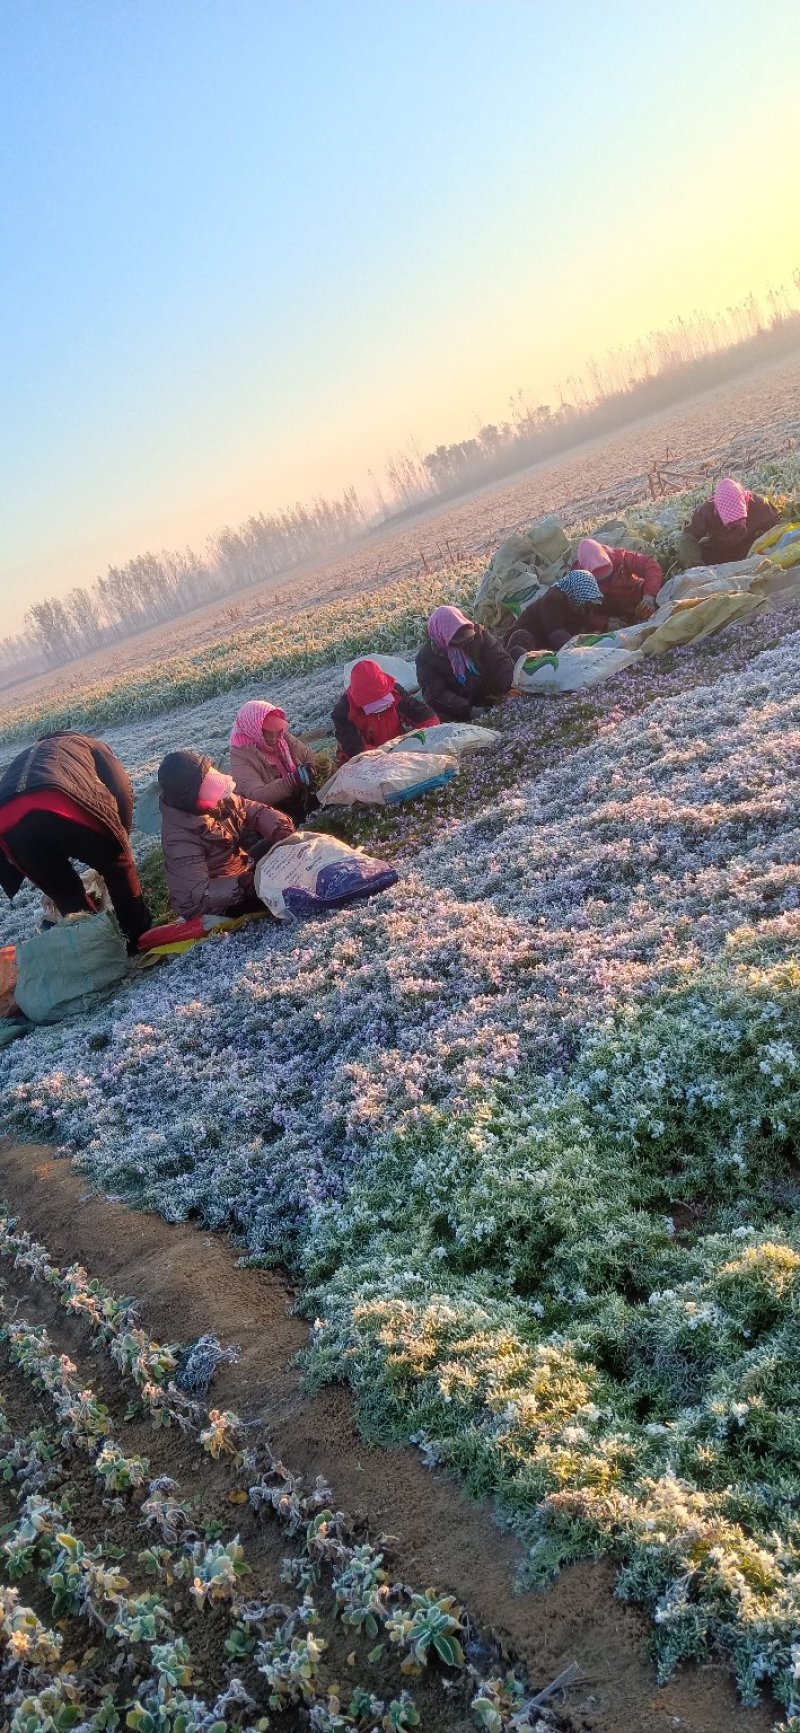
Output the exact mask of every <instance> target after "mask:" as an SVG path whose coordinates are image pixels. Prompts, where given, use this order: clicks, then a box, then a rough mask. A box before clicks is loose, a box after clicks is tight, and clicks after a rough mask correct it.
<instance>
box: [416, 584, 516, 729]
mask: <svg viewBox="0 0 800 1733" xmlns="http://www.w3.org/2000/svg"><path fill="white" fill-rule="evenodd" d="M513 678H514V660H513V657H511V656H510V655H509V654H508V651H507V650H505V649H504V648H503V645H502V644H500V643H498V640H497V639H496V638H493V637H492V634H491V632H487V631H486V628H485V627H484V626H476V625H475V624H474V623H473V621H472V620H468V619H467V616H466V614H462V612H461V609H460V608H450V607H442V608H436V609H434V612H433V613H432V614H431V617H430V619H429V621H428V642H427V644H424V645H423V647H422V649H421V650H420V652H419V654H418V656H417V679H418V680H419V685H420V691H421V693H422V696H423V698H424V699H425V700H426V702H427V703H428V704H430V706H431V708H432V709H433V710H435V711H436V714H437V716H438V717H439V719H440V721H441V722H468V721H469V720H470V717H471V716H472V715H473V714H474V712H475V710H476V709H479V710H485V709H488V707H489V706H490V705H491V704H493V703H494V702H495V700H496V699H497V698H500V697H504V696H505V693H506V692H507V691H508V690H509V687H510V686H511V682H512V680H513Z"/></svg>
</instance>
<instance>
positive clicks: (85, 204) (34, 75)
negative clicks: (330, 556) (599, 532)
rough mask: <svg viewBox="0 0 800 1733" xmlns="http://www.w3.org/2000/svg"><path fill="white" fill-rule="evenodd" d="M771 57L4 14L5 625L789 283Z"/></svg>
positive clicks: (92, 15)
mask: <svg viewBox="0 0 800 1733" xmlns="http://www.w3.org/2000/svg"><path fill="white" fill-rule="evenodd" d="M799 50H800V7H798V5H797V4H796V0H764V3H763V4H762V6H761V7H760V8H758V9H756V8H754V7H753V6H752V5H751V4H746V3H745V0H729V3H728V4H722V3H718V0H704V3H703V4H698V3H697V0H694V3H692V4H688V3H687V0H675V3H674V4H671V5H666V4H661V3H660V0H659V3H656V4H650V5H649V6H648V5H644V4H641V3H640V4H633V3H632V0H606V3H605V4H603V5H599V4H597V5H596V4H594V3H592V0H561V3H557V0H553V3H551V0H525V3H522V0H424V3H423V0H282V3H281V4H275V3H272V0H124V3H120V0H102V3H96V0H68V3H64V0H58V3H55V0H35V3H30V4H27V3H25V0H6V4H5V6H4V7H3V8H2V10H1V11H0V57H1V59H2V65H3V67H4V88H3V101H2V104H1V105H0V141H1V145H2V154H3V161H4V168H5V172H4V175H3V181H2V191H0V247H1V248H2V261H0V263H1V264H2V269H0V331H2V338H0V343H1V344H2V391H3V411H4V413H3V425H4V434H5V437H4V440H3V453H2V464H0V521H1V522H2V526H3V533H2V541H1V542H0V550H1V551H0V594H2V597H3V600H4V604H5V606H4V618H5V619H6V621H7V625H13V624H16V623H17V622H18V620H19V618H20V617H21V613H22V611H23V608H24V605H25V604H26V602H27V601H28V600H30V599H32V598H33V596H34V595H36V594H41V593H44V592H45V591H47V590H49V589H58V588H62V587H65V586H69V585H70V584H72V583H75V582H81V581H87V580H89V581H90V580H91V579H92V578H93V577H94V576H95V575H96V573H97V572H98V571H100V570H103V569H104V568H105V566H106V565H107V564H108V563H109V562H112V563H113V562H115V561H118V560H121V559H125V558H127V557H128V556H129V555H130V554H132V553H134V552H136V551H139V550H141V549H143V548H145V547H148V546H160V545H176V544H180V543H182V542H185V541H186V540H191V541H193V542H194V543H195V544H199V545H202V542H203V540H204V538H205V536H206V534H207V533H208V532H209V531H210V530H212V529H213V528H214V527H216V526H219V525H221V524H222V523H224V522H226V521H238V520H239V519H240V518H241V517H243V516H244V515H246V514H247V513H248V512H249V511H250V510H254V511H257V510H259V509H268V508H269V507H270V506H272V505H280V504H282V503H284V502H286V501H289V500H291V499H293V498H296V497H303V496H307V495H309V494H310V493H312V492H313V491H315V490H317V489H322V490H327V489H333V488H337V487H339V486H341V485H343V484H345V483H346V482H347V481H349V480H351V479H353V480H355V481H357V482H360V481H362V480H363V478H364V476H365V474H366V470H367V468H368V467H369V466H370V464H371V465H372V466H373V467H375V468H376V469H378V470H379V469H380V468H381V467H382V464H383V461H384V459H385V457H386V455H387V453H389V452H391V451H392V450H393V449H396V448H397V447H399V446H402V445H403V444H404V443H405V442H407V440H408V438H409V437H410V436H411V435H416V437H417V438H418V439H419V441H420V444H421V445H422V447H423V449H427V447H428V446H429V445H430V444H432V443H436V442H438V440H440V439H449V438H457V437H461V436H462V435H465V434H469V433H470V432H472V431H473V428H474V425H475V418H476V416H477V417H479V418H480V419H497V418H498V417H501V416H502V415H503V414H504V413H505V412H506V410H507V406H508V398H509V395H510V393H511V392H512V391H513V389H514V388H515V387H516V386H518V385H522V386H525V387H527V388H530V389H531V390H532V391H533V392H534V394H535V395H537V396H539V397H541V398H547V396H548V395H552V393H553V391H554V389H555V387H556V385H557V383H558V381H559V380H560V379H563V378H564V377H566V375H567V374H568V373H570V372H573V371H579V370H580V367H581V365H582V363H583V362H584V360H585V359H586V357H587V355H588V354H590V353H592V352H594V353H595V354H599V353H602V351H603V350H604V349H605V348H607V347H609V346H610V345H611V344H613V343H615V342H618V341H621V340H625V339H627V338H632V337H635V336H637V335H639V334H640V333H641V332H642V331H644V330H646V329H647V328H649V327H650V326H651V325H652V324H653V323H654V322H658V321H664V320H666V319H668V318H669V317H670V316H671V315H672V314H674V313H677V312H682V311H691V310H692V308H694V307H697V306H701V305H702V306H707V307H718V306H724V305H726V304H727V303H728V302H729V301H730V300H732V299H734V298H735V297H737V296H738V295H740V294H741V293H742V292H744V291H745V290H746V289H747V288H749V287H750V286H751V285H752V286H753V287H756V288H759V287H763V286H764V285H765V284H766V283H767V282H768V281H770V280H772V281H779V280H781V279H782V278H785V277H787V276H788V274H789V272H790V271H791V269H792V266H793V265H795V264H797V263H799V262H800V247H799V246H798V245H797V242H796V238H795V236H796V230H797V225H796V223H795V222H794V221H793V220H792V211H793V208H794V207H793V202H792V200H793V192H792V188H793V186H794V184H795V181H796V173H797V168H798V166H800V147H798V143H797V137H798V134H797V128H796V127H794V125H793V124H792V122H791V120H790V85H791V70H790V69H791V67H792V65H796V64H797V61H798V51H799ZM787 69H789V70H787ZM6 611H7V612H6Z"/></svg>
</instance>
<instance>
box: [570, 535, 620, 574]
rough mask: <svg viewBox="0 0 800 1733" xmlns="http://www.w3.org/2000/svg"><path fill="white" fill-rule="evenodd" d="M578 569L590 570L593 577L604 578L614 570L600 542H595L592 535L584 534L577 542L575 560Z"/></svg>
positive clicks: (606, 549)
mask: <svg viewBox="0 0 800 1733" xmlns="http://www.w3.org/2000/svg"><path fill="white" fill-rule="evenodd" d="M576 565H577V567H578V570H579V571H581V572H591V573H592V574H593V576H594V577H595V578H605V577H607V576H608V574H609V572H613V570H614V562H613V560H612V558H611V555H610V553H609V551H608V548H604V547H603V543H602V542H596V541H595V540H594V538H593V537H592V536H584V538H583V541H580V542H579V543H578V555H577V560H576Z"/></svg>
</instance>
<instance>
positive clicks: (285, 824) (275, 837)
mask: <svg viewBox="0 0 800 1733" xmlns="http://www.w3.org/2000/svg"><path fill="white" fill-rule="evenodd" d="M272 821H273V828H272V830H271V831H270V834H269V841H270V842H283V841H284V839H285V838H286V837H287V836H294V825H293V823H292V821H291V819H290V817H289V814H288V812H279V811H278V810H277V808H276V807H273V809H272Z"/></svg>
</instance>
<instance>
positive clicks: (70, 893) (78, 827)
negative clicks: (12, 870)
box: [5, 812, 150, 946]
mask: <svg viewBox="0 0 800 1733" xmlns="http://www.w3.org/2000/svg"><path fill="white" fill-rule="evenodd" d="M5 840H6V842H7V844H8V848H9V852H10V854H11V855H12V856H13V858H14V860H15V861H16V863H17V866H18V867H19V869H20V872H23V873H24V874H25V877H26V878H28V879H30V880H31V882H32V884H35V885H38V887H39V890H40V891H43V892H44V894H45V896H46V897H50V899H51V901H52V902H54V903H55V905H56V908H57V909H58V912H59V914H60V915H76V914H81V913H83V911H84V910H85V909H91V907H92V905H91V903H90V902H89V899H88V897H87V895H86V891H85V889H84V886H83V883H82V881H81V878H80V875H79V874H78V873H77V872H76V871H75V868H74V866H73V865H72V862H73V861H74V860H79V861H83V862H84V865H85V866H88V867H94V870H95V872H98V873H100V876H101V878H103V879H105V882H106V885H107V887H108V894H109V896H110V898H111V903H112V907H113V909H114V913H115V915H116V917H117V920H118V921H119V924H120V926H121V928H122V931H123V933H124V934H125V937H126V939H127V940H128V942H129V944H130V945H131V946H134V945H135V943H136V940H137V939H138V937H139V935H140V933H144V932H146V931H147V928H148V927H149V926H150V910H149V909H148V907H147V904H146V902H145V900H144V897H143V896H142V887H141V885H140V883H139V874H138V873H137V871H136V862H135V860H134V858H133V855H132V854H131V851H130V848H128V847H126V846H123V845H122V844H121V843H120V842H119V840H118V839H117V837H115V836H114V835H113V833H112V832H111V831H107V830H103V831H100V830H92V829H91V828H90V826H89V825H86V824H78V823H76V822H75V821H74V820H73V819H71V818H61V817H60V816H59V814H58V813H56V812H29V813H28V814H27V817H25V818H21V819H20V821H19V824H15V825H14V827H13V829H12V830H10V831H8V832H7V834H6V838H5Z"/></svg>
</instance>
